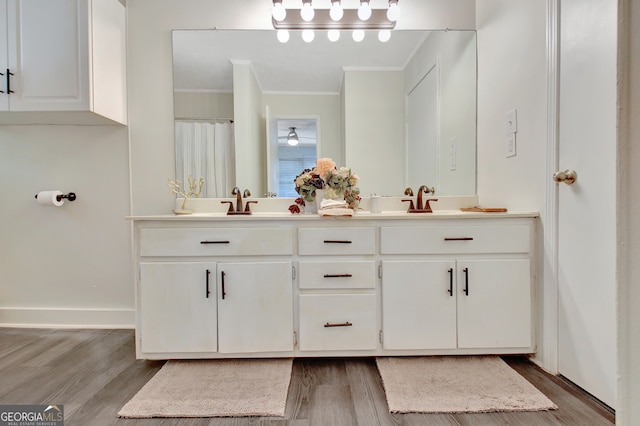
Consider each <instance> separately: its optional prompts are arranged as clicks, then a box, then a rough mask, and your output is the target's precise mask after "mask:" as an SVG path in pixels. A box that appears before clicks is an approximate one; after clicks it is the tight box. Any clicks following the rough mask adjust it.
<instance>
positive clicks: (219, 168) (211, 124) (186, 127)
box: [175, 120, 236, 198]
mask: <svg viewBox="0 0 640 426" xmlns="http://www.w3.org/2000/svg"><path fill="white" fill-rule="evenodd" d="M175 132H176V135H175V136H176V137H175V140H176V145H175V146H176V178H177V179H181V180H182V181H183V182H185V183H186V182H187V180H188V178H189V176H191V177H193V178H194V179H196V180H197V179H200V177H203V178H204V180H205V185H204V188H203V190H202V194H201V197H203V198H215V197H226V196H228V195H229V194H230V191H231V187H233V186H234V185H235V181H234V179H235V175H236V173H235V150H234V145H233V122H230V121H229V120H225V121H223V122H222V121H215V120H208V121H193V120H176V122H175ZM207 165H209V167H207Z"/></svg>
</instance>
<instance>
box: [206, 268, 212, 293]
mask: <svg viewBox="0 0 640 426" xmlns="http://www.w3.org/2000/svg"><path fill="white" fill-rule="evenodd" d="M210 274H211V271H210V270H208V269H207V280H206V281H207V288H206V290H207V291H206V295H207V299H208V298H209V295H210V294H211V291H210V290H209V275H210Z"/></svg>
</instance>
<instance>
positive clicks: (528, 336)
mask: <svg viewBox="0 0 640 426" xmlns="http://www.w3.org/2000/svg"><path fill="white" fill-rule="evenodd" d="M465 290H467V291H465ZM531 321H532V320H531V268H530V261H529V260H528V259H512V260H501V259H497V260H493V259H492V260H488V259H487V260H465V261H458V347H459V348H520V347H530V346H532V322H531Z"/></svg>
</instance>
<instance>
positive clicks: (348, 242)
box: [324, 240, 351, 244]
mask: <svg viewBox="0 0 640 426" xmlns="http://www.w3.org/2000/svg"><path fill="white" fill-rule="evenodd" d="M324 243H325V244H351V241H349V240H324Z"/></svg>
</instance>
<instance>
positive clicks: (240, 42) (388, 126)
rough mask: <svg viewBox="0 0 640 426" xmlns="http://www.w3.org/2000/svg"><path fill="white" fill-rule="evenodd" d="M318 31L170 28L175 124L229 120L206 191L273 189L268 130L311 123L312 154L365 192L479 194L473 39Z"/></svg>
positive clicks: (468, 34)
mask: <svg viewBox="0 0 640 426" xmlns="http://www.w3.org/2000/svg"><path fill="white" fill-rule="evenodd" d="M321 33H322V32H320V34H317V35H316V37H315V40H314V41H313V42H312V43H306V42H304V41H302V39H301V38H300V37H299V35H297V34H295V32H294V33H293V34H292V36H291V38H290V40H289V42H288V43H285V44H283V43H280V42H278V41H277V39H276V34H275V32H274V31H267V30H264V31H263V30H175V31H173V78H174V104H175V105H174V107H175V119H176V123H178V122H185V121H187V122H195V123H198V122H203V123H209V122H212V123H215V122H221V121H225V120H232V121H233V122H234V123H233V126H234V129H233V131H232V134H233V137H234V138H235V142H234V143H233V144H232V145H235V155H234V153H230V155H229V156H228V158H226V159H225V160H222V159H221V158H215V159H214V160H212V163H211V164H213V166H207V167H215V164H221V162H223V163H224V162H226V163H228V165H227V166H226V167H225V173H226V180H227V182H226V183H225V184H223V188H221V189H220V191H218V192H215V191H213V192H208V194H214V195H213V196H219V197H220V196H228V194H227V193H225V191H224V185H226V186H228V187H229V188H228V189H229V190H230V188H232V187H233V186H242V187H245V186H246V187H249V188H251V190H252V192H253V193H254V194H267V193H273V192H277V191H272V188H269V187H268V181H269V179H268V178H267V174H268V170H269V167H268V165H267V162H268V158H269V154H268V152H269V144H270V143H273V141H272V142H270V140H271V139H273V140H274V141H275V142H277V138H278V136H277V131H275V130H272V131H271V132H270V131H269V130H268V129H269V128H271V129H276V128H277V121H278V120H283V119H298V118H304V117H310V116H313V117H318V118H319V128H318V141H317V144H318V155H319V156H321V157H331V158H333V159H334V160H335V162H336V163H337V164H338V166H347V167H350V168H352V170H353V172H354V173H357V174H358V175H359V176H360V179H361V181H360V187H361V190H362V194H363V195H369V194H370V193H376V194H378V195H401V194H402V192H403V191H404V188H405V187H406V186H411V187H413V186H415V187H417V186H420V185H422V184H426V185H428V186H430V187H431V186H435V187H436V195H470V194H474V193H475V176H476V171H475V166H476V147H475V145H476V144H475V137H476V136H475V135H476V133H475V125H476V40H475V33H474V32H472V31H405V30H397V31H394V32H393V33H392V37H391V40H389V41H388V42H387V43H381V42H380V41H378V39H377V36H376V34H375V32H371V33H367V36H366V37H365V39H364V40H363V41H362V42H360V43H356V42H354V41H353V40H352V39H351V37H350V35H349V34H344V35H343V36H342V37H341V39H340V40H338V41H337V42H330V41H328V40H327V39H326V34H325V35H324V36H323V35H322V34H321ZM247 102H248V103H249V105H247ZM270 133H272V134H270ZM176 137H177V136H176ZM177 145H178V144H177V143H176V146H177ZM180 145H184V144H183V143H181V144H180ZM227 145H228V143H227ZM232 148H233V147H232ZM178 155H179V154H178V153H176V158H178ZM204 163H206V161H205V162H204ZM230 163H234V164H230ZM176 168H177V169H178V168H180V169H181V170H184V169H185V167H184V166H182V165H180V166H178V164H176ZM229 170H233V171H234V172H235V183H233V180H234V177H233V176H229ZM206 173H207V174H208V175H209V176H212V173H211V171H208V170H207V171H206ZM212 186H213V185H212ZM218 186H220V185H219V183H218ZM414 189H415V188H414ZM226 192H229V191H226Z"/></svg>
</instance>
